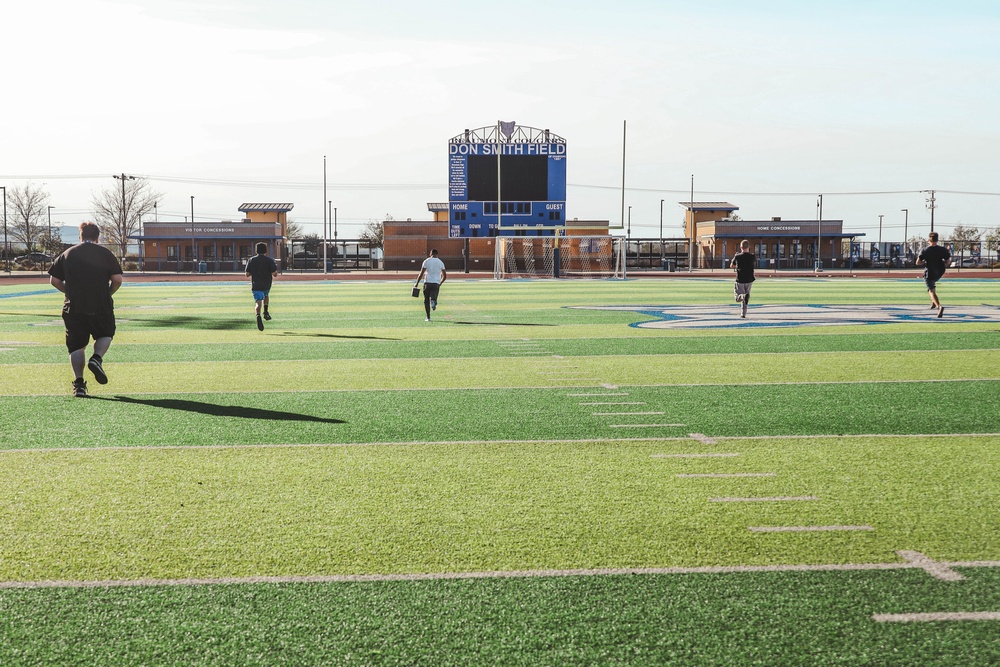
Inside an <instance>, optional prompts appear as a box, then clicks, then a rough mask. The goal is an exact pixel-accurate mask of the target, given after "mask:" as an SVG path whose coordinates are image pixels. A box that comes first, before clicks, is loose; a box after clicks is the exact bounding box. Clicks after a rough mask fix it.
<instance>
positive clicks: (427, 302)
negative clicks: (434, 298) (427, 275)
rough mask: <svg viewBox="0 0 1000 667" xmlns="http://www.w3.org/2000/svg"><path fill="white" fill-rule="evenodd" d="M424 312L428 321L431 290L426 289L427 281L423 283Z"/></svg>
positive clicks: (429, 317)
mask: <svg viewBox="0 0 1000 667" xmlns="http://www.w3.org/2000/svg"><path fill="white" fill-rule="evenodd" d="M424 312H425V313H426V314H427V320H428V321H429V320H430V319H431V291H430V290H429V289H427V283H424Z"/></svg>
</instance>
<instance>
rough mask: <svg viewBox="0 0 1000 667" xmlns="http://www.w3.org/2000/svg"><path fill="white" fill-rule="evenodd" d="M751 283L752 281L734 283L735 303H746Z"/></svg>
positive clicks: (748, 298)
mask: <svg viewBox="0 0 1000 667" xmlns="http://www.w3.org/2000/svg"><path fill="white" fill-rule="evenodd" d="M751 285H753V283H734V285H733V298H734V299H736V303H746V302H748V301H750V286H751ZM741 297H742V298H741Z"/></svg>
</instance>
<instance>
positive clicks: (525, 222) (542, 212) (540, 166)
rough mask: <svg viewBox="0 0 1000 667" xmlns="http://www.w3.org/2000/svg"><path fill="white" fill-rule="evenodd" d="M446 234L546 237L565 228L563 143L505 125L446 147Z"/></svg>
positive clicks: (544, 132)
mask: <svg viewBox="0 0 1000 667" xmlns="http://www.w3.org/2000/svg"><path fill="white" fill-rule="evenodd" d="M448 193H449V194H448V203H449V206H448V208H449V211H448V221H449V225H448V230H449V232H448V235H449V236H451V237H453V238H454V237H457V238H474V237H483V236H522V235H530V236H536V235H538V236H552V235H554V234H555V230H554V228H555V227H562V226H564V225H565V224H566V142H565V141H564V140H563V139H562V138H561V137H557V136H555V135H554V134H552V133H551V132H549V131H548V130H538V129H535V128H528V127H518V126H516V125H514V124H509V125H506V126H504V127H502V128H501V127H500V126H494V127H486V128H480V129H479V130H466V131H465V133H463V134H461V135H459V136H457V137H455V138H453V139H451V141H449V142H448Z"/></svg>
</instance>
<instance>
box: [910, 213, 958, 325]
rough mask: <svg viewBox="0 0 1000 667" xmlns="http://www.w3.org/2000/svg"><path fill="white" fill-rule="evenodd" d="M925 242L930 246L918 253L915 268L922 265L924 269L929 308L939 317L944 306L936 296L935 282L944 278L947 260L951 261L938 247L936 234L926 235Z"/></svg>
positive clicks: (941, 248)
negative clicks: (935, 309)
mask: <svg viewBox="0 0 1000 667" xmlns="http://www.w3.org/2000/svg"><path fill="white" fill-rule="evenodd" d="M927 242H928V243H930V245H929V246H927V247H926V248H924V249H923V250H921V251H920V254H919V255H918V256H917V266H920V265H921V264H923V265H924V266H925V267H926V268H925V269H924V283H925V284H926V285H927V293H928V294H929V295H930V297H931V308H937V311H938V314H937V316H938V317H941V316H942V315H944V306H942V305H941V299H939V298H938V295H937V281H939V280H941V278H942V277H943V276H944V272H945V269H946V267H947V266H948V260H949V259H951V253H950V252H948V249H947V248H945V247H944V246H939V245H938V233H937V232H931V233H930V234H928V235H927Z"/></svg>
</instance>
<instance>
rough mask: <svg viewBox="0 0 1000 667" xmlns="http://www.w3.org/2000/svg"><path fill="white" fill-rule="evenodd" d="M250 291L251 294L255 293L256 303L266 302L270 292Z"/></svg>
mask: <svg viewBox="0 0 1000 667" xmlns="http://www.w3.org/2000/svg"><path fill="white" fill-rule="evenodd" d="M250 291H251V292H253V300H254V301H263V300H264V297H266V296H267V293H268V292H269V291H270V290H267V291H261V290H256V289H255V290H250Z"/></svg>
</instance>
